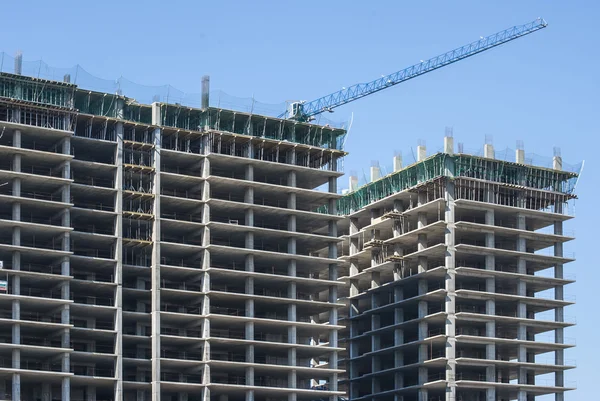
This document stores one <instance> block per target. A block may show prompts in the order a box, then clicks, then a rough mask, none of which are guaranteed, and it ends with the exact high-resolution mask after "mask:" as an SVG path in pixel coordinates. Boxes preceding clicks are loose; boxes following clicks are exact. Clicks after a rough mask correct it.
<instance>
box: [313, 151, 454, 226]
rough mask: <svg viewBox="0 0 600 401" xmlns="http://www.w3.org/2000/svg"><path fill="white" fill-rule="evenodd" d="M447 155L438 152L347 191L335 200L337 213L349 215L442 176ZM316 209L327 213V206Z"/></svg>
mask: <svg viewBox="0 0 600 401" xmlns="http://www.w3.org/2000/svg"><path fill="white" fill-rule="evenodd" d="M447 156H448V155H446V154H444V153H438V154H436V155H433V156H431V157H429V158H427V159H425V160H423V161H421V162H418V163H415V164H413V165H411V166H408V167H406V168H404V169H402V170H400V171H397V172H394V173H392V174H389V175H387V176H385V177H382V178H380V179H379V180H377V181H373V182H371V183H369V184H367V185H365V186H363V187H361V188H359V189H358V190H356V191H354V192H351V193H349V194H348V195H346V196H344V197H343V198H341V199H338V200H337V213H338V214H340V215H349V214H351V213H353V212H355V211H357V210H360V209H362V208H363V207H365V206H367V205H369V204H371V203H373V202H376V201H378V200H380V199H383V198H385V197H388V196H390V195H393V194H395V193H397V192H401V191H404V190H405V189H408V188H411V187H414V186H417V185H419V184H423V183H425V182H427V181H431V180H434V179H436V178H439V177H442V176H444V175H445V168H446V157H447ZM317 211H318V212H321V213H328V207H327V205H325V206H321V207H320V208H319V209H318V210H317Z"/></svg>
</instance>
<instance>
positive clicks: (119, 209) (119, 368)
mask: <svg viewBox="0 0 600 401" xmlns="http://www.w3.org/2000/svg"><path fill="white" fill-rule="evenodd" d="M118 106H120V107H118V109H117V115H121V116H122V112H123V101H122V100H120V101H119V103H118ZM115 130H116V134H117V154H116V157H115V164H116V166H117V171H116V173H115V188H116V189H117V195H116V196H117V199H116V202H115V212H116V213H117V218H116V221H115V234H116V236H117V243H116V247H115V258H116V259H117V266H116V271H115V283H116V284H117V287H116V288H115V307H116V309H117V310H116V312H115V313H116V315H115V330H116V331H117V333H116V335H115V352H116V354H117V359H116V361H115V377H116V379H117V382H116V383H115V401H123V184H122V183H123V131H124V129H123V123H121V122H118V123H117V124H116V127H115ZM159 191H160V188H158V189H157V192H159Z"/></svg>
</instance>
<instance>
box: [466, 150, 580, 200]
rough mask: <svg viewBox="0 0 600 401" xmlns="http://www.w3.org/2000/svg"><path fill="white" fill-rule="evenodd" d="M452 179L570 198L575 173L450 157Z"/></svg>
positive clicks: (485, 159)
mask: <svg viewBox="0 0 600 401" xmlns="http://www.w3.org/2000/svg"><path fill="white" fill-rule="evenodd" d="M454 165H455V175H456V176H460V177H469V178H476V179H481V180H487V181H494V182H501V183H504V184H512V185H520V186H523V187H528V188H535V189H541V190H546V191H554V192H562V193H566V194H571V193H572V192H573V190H574V188H575V183H576V181H577V176H578V174H577V173H573V172H568V171H559V170H552V169H548V168H543V167H537V166H530V165H524V164H518V163H513V162H507V161H503V160H494V159H487V158H483V157H479V156H472V155H463V154H461V155H457V156H456V157H454Z"/></svg>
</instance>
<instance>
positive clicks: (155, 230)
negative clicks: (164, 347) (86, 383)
mask: <svg viewBox="0 0 600 401" xmlns="http://www.w3.org/2000/svg"><path fill="white" fill-rule="evenodd" d="M161 121H162V120H161V110H160V104H158V103H153V104H152V124H153V125H161ZM161 139H162V131H161V129H160V128H155V129H154V132H153V133H152V140H153V144H154V147H155V149H154V155H153V156H154V165H153V167H154V171H155V173H154V183H153V184H154V185H153V188H154V191H155V193H156V196H155V198H154V215H155V216H156V217H155V219H154V220H153V225H152V239H153V242H154V243H153V250H152V267H151V269H152V270H151V278H152V295H151V297H152V300H151V319H152V320H151V322H152V329H151V330H152V332H151V343H152V351H151V352H152V401H160V357H161V352H160V351H161V345H160V261H161V254H160V218H159V217H160V196H159V195H160V188H161V184H160V169H161V162H160V153H161V152H160V149H161Z"/></svg>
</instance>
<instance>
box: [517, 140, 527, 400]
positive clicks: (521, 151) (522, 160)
mask: <svg viewBox="0 0 600 401" xmlns="http://www.w3.org/2000/svg"><path fill="white" fill-rule="evenodd" d="M515 162H517V163H519V164H525V150H524V149H517V150H516V152H515ZM519 401H520V400H519Z"/></svg>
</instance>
